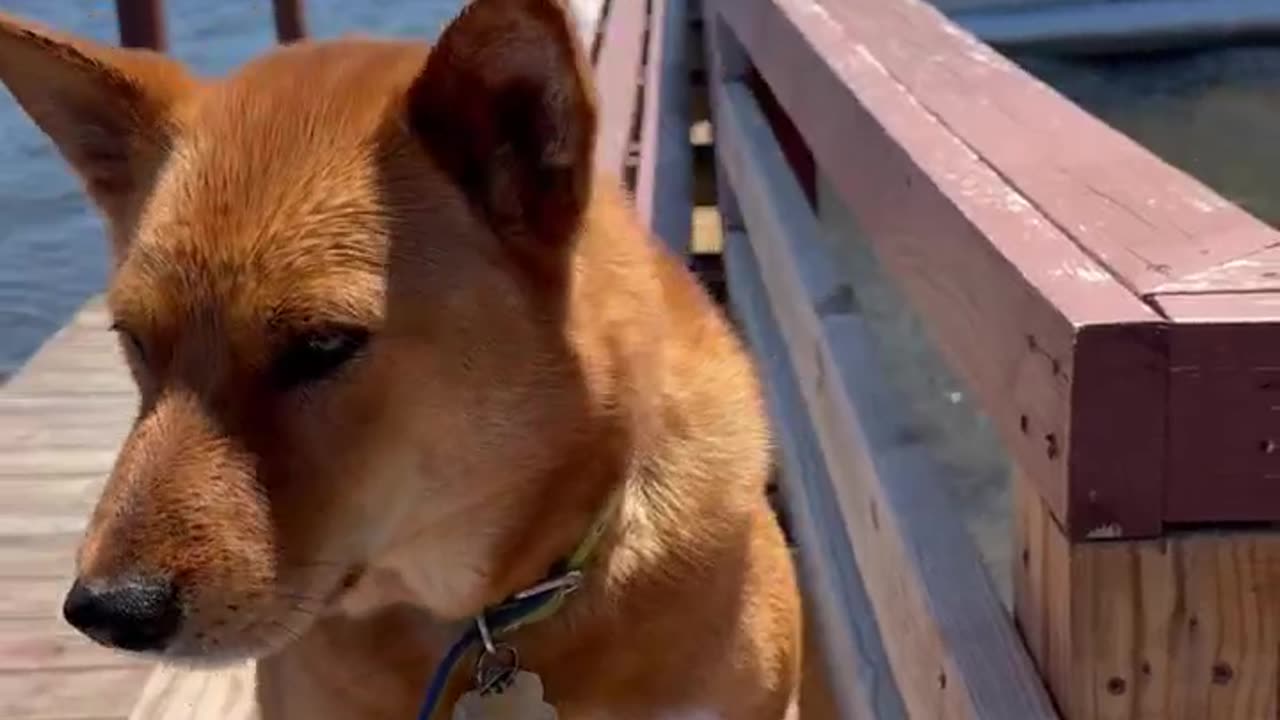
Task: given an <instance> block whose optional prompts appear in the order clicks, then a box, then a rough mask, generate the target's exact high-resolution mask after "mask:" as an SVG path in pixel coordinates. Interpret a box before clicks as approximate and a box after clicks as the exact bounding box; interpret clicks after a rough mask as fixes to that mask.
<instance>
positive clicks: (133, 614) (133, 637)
mask: <svg viewBox="0 0 1280 720" xmlns="http://www.w3.org/2000/svg"><path fill="white" fill-rule="evenodd" d="M62 616H63V617H65V618H66V620H67V622H69V623H71V625H72V626H74V627H75V628H76V629H77V630H79V631H80V632H82V633H84V634H85V635H88V636H89V637H90V638H92V639H93V640H95V641H96V642H98V643H101V644H103V645H106V646H108V647H113V648H118V649H120V650H129V651H133V652H147V651H153V652H154V651H158V650H163V649H164V648H165V647H166V646H167V645H168V644H169V641H170V640H172V639H173V636H174V634H175V633H177V631H178V624H179V623H180V622H181V620H182V609H181V608H180V607H179V605H178V595H177V593H176V592H175V589H174V586H173V584H172V583H169V582H167V581H155V580H149V581H139V580H130V581H128V582H123V583H120V584H116V585H102V586H97V585H96V584H93V585H89V584H85V583H82V582H80V581H79V580H76V581H75V583H74V584H73V585H72V586H71V590H70V592H68V593H67V599H66V602H64V603H63V605H62Z"/></svg>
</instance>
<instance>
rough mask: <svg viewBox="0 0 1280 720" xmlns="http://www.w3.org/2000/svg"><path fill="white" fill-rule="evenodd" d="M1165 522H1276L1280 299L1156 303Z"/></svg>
mask: <svg viewBox="0 0 1280 720" xmlns="http://www.w3.org/2000/svg"><path fill="white" fill-rule="evenodd" d="M1161 305H1162V306H1163V307H1165V308H1166V309H1167V311H1168V312H1169V313H1170V315H1171V316H1172V317H1174V318H1175V319H1178V320H1180V321H1184V322H1182V323H1180V324H1179V325H1178V326H1176V330H1177V332H1172V333H1170V336H1169V364H1170V369H1171V370H1170V373H1169V420H1168V428H1169V429H1168V433H1169V444H1168V448H1169V474H1168V478H1167V480H1166V485H1165V518H1166V520H1167V521H1169V522H1171V523H1205V522H1215V521H1216V522H1247V521H1258V522H1274V521H1277V520H1280V293H1250V294H1247V295H1243V296H1240V295H1186V296H1176V297H1162V299H1161Z"/></svg>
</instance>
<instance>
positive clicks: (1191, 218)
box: [705, 0, 1280, 720]
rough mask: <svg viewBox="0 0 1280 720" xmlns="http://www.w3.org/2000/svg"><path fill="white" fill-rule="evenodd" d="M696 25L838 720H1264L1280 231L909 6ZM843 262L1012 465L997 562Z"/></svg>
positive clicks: (725, 15)
mask: <svg viewBox="0 0 1280 720" xmlns="http://www.w3.org/2000/svg"><path fill="white" fill-rule="evenodd" d="M705 13H706V15H707V23H708V33H709V37H710V38H711V46H712V55H713V57H714V63H713V70H712V78H711V88H712V90H711V91H712V94H713V97H714V113H715V132H716V148H717V154H718V158H719V163H720V165H721V168H722V173H721V183H720V208H721V212H722V213H723V215H724V219H725V226H726V238H727V240H726V245H725V255H726V263H727V265H728V276H729V295H730V298H731V300H732V306H733V308H734V309H735V312H736V314H737V315H738V317H739V318H740V319H741V320H742V324H743V325H744V327H745V328H746V330H747V334H748V336H749V338H750V340H751V343H752V345H753V347H754V348H755V351H756V352H757V354H758V356H759V357H760V358H761V361H762V367H763V370H764V372H765V374H766V380H767V385H768V387H769V390H770V397H771V407H772V410H773V414H774V417H775V419H776V421H777V422H776V425H777V427H778V429H779V440H780V446H781V450H782V452H781V456H782V458H781V459H782V461H783V466H784V469H785V473H784V474H785V483H784V489H785V496H786V499H787V503H788V505H789V507H790V509H791V512H792V515H793V518H794V521H795V525H796V528H797V534H798V536H799V540H800V545H801V557H802V560H803V570H804V573H803V576H804V578H805V582H806V585H807V590H808V591H809V594H810V596H811V597H812V599H813V601H814V604H815V607H816V608H817V612H816V613H815V615H816V617H815V621H816V622H818V623H820V624H821V626H822V633H821V635H822V636H823V637H824V639H825V640H824V643H825V651H826V656H827V659H828V661H829V662H828V665H829V671H830V673H831V674H832V682H831V685H832V686H833V687H834V688H836V689H837V690H838V692H839V700H840V702H841V705H842V708H843V711H844V713H845V714H846V715H847V716H849V717H902V716H910V717H919V718H933V717H957V718H960V717H964V718H982V719H983V720H989V719H993V718H995V719H999V718H1009V719H1010V720H1025V719H1027V718H1036V717H1052V716H1054V715H1055V712H1060V713H1061V715H1062V716H1063V717H1065V718H1069V719H1071V720H1076V719H1079V718H1099V717H1108V718H1187V719H1188V720H1190V719H1191V718H1196V719H1201V718H1219V717H1223V718H1225V717H1232V718H1235V717H1240V718H1245V717H1247V718H1264V717H1276V716H1277V712H1278V710H1277V695H1278V692H1277V691H1278V689H1280V688H1278V687H1277V670H1278V668H1280V533H1276V532H1274V531H1272V530H1271V529H1270V528H1271V524H1273V523H1275V522H1277V521H1280V233H1277V232H1276V231H1275V230H1273V229H1271V228H1269V227H1267V226H1265V225H1263V224H1262V223H1261V222H1259V221H1257V220H1255V219H1254V218H1252V217H1250V216H1249V215H1247V214H1246V213H1245V212H1244V211H1242V210H1240V209H1239V208H1237V207H1236V206H1234V205H1232V204H1231V203H1229V202H1227V201H1225V200H1223V199H1222V198H1220V197H1219V196H1217V195H1216V194H1214V193H1213V192H1212V191H1210V190H1209V189H1207V188H1205V187H1204V186H1202V185H1201V184H1199V183H1198V182H1196V181H1195V180H1193V179H1191V178H1189V177H1187V176H1186V175H1185V174H1183V173H1181V172H1179V171H1178V170H1176V169H1174V168H1172V167H1170V166H1168V165H1167V164H1165V163H1164V162H1162V161H1161V160H1159V159H1158V158H1156V157H1155V156H1153V155H1152V154H1150V153H1149V152H1147V151H1145V150H1143V149H1142V148H1140V147H1138V146H1137V145H1136V144H1134V143H1133V142H1131V141H1130V140H1128V139H1127V138H1125V137H1124V136H1122V135H1120V134H1119V133H1117V132H1115V131H1114V130H1112V129H1110V128H1108V127H1107V126H1105V125H1104V124H1102V123H1101V122H1099V121H1097V120H1095V119H1094V118H1092V117H1090V116H1089V115H1088V114H1086V113H1085V112H1083V111H1082V110H1080V109H1079V108H1077V107H1075V106H1074V105H1072V104H1071V103H1070V102H1068V101H1067V100H1065V99H1063V98H1062V97H1060V96H1059V95H1057V94H1056V93H1055V92H1053V91H1052V90H1051V89H1050V88H1048V87H1046V86H1045V85H1044V84H1042V83H1040V82H1038V81H1037V80H1035V79H1033V78H1032V77H1030V76H1028V75H1027V74H1025V73H1024V72H1022V71H1021V70H1020V69H1019V68H1017V67H1015V66H1014V65H1012V64H1011V63H1010V62H1008V61H1007V60H1005V59H1004V58H1002V57H1001V56H999V55H998V54H997V53H995V52H994V51H992V50H991V49H990V48H988V47H986V46H984V45H983V44H981V43H980V42H978V41H977V40H975V39H974V38H972V37H971V36H970V35H968V34H967V33H965V32H964V31H963V30H961V29H959V28H958V27H956V26H955V25H953V24H951V23H950V22H948V21H947V20H946V19H945V18H944V17H943V16H942V15H940V14H939V13H938V12H936V11H935V10H934V9H933V8H931V7H930V6H928V5H927V4H925V3H923V2H920V1H919V0H706V10H705ZM757 77H758V78H759V79H760V80H761V81H762V82H756V81H755V80H754V78H757ZM770 108H776V109H778V110H779V111H780V113H781V114H782V117H781V118H779V117H777V115H778V114H779V113H778V112H775V111H770ZM797 155H798V156H801V157H802V158H808V159H809V160H810V161H812V163H813V166H814V167H815V170H814V174H815V175H816V183H817V184H818V185H819V187H820V189H819V192H818V193H816V196H817V198H818V200H817V202H813V201H812V200H811V198H812V197H814V195H815V194H814V193H812V192H806V188H805V187H804V186H805V184H807V183H809V182H813V180H811V179H807V178H805V177H804V176H803V174H797V172H796V170H797V168H803V167H804V164H805V163H804V162H800V163H797V162H795V161H794V160H792V161H790V162H789V161H788V159H789V158H794V157H796V156H797ZM837 211H839V212H844V213H847V214H848V215H849V216H851V217H852V218H853V222H852V224H848V223H846V224H843V225H842V224H839V223H833V222H831V216H832V215H833V214H834V213H836V212H837ZM854 244H857V245H865V246H866V247H867V248H868V249H869V252H870V254H871V255H873V256H874V258H875V260H876V262H877V263H879V266H880V267H881V268H882V272H883V274H884V275H885V277H886V279H887V280H888V284H889V285H891V286H892V287H893V289H894V290H895V292H897V293H899V294H900V295H901V297H902V298H904V303H905V305H906V306H908V309H909V311H910V312H911V313H913V314H914V315H915V316H916V317H918V318H919V322H920V324H921V326H922V327H923V330H924V332H925V334H926V336H927V340H926V342H928V343H929V344H930V345H931V346H932V347H933V348H934V349H935V350H936V352H937V354H938V356H939V357H940V358H942V360H943V361H945V365H946V367H947V368H948V369H949V370H950V371H952V372H954V374H955V375H956V376H957V377H958V378H960V380H961V381H962V382H963V384H964V388H965V392H964V393H963V394H964V395H965V396H967V397H968V398H970V399H971V400H972V402H973V403H974V404H975V405H976V406H977V409H978V410H979V411H980V412H979V414H980V416H981V418H982V419H983V420H985V421H988V422H989V423H990V425H991V427H992V428H993V429H994V431H995V434H996V436H997V437H998V439H999V450H1000V452H1001V453H1002V455H1003V460H1004V461H1007V464H1008V467H1009V468H1010V473H1009V479H1008V484H1009V487H1008V488H1007V492H1008V493H1009V495H1010V496H1011V498H1012V499H1011V500H1010V501H1009V504H1008V507H1009V509H1008V511H1007V514H1008V517H1005V518H1003V525H1004V526H1007V527H1008V528H1009V530H1008V533H1007V535H1006V537H1007V541H1006V542H1005V543H1004V545H1005V549H1006V550H1007V551H1008V552H1007V553H1005V555H1006V556H1007V557H1008V558H1009V562H1008V564H1007V566H1006V567H999V568H995V569H994V571H993V570H992V569H991V568H990V563H987V564H984V563H983V555H982V554H981V553H979V552H978V550H977V549H976V548H975V543H974V540H973V537H972V534H971V533H970V532H969V530H971V529H972V527H971V526H970V527H966V523H965V520H966V518H965V517H964V514H963V513H962V512H961V509H960V505H961V503H959V502H957V501H955V500H953V499H952V497H951V495H950V492H949V491H950V489H951V488H952V486H953V482H952V478H951V477H949V475H950V474H951V473H952V470H951V469H950V468H949V467H947V466H946V465H944V464H943V463H942V462H940V461H939V460H938V458H936V457H934V456H933V455H932V454H931V451H930V443H929V442H927V441H926V440H925V439H922V438H921V437H919V436H918V433H914V432H912V431H911V429H912V427H913V421H912V419H911V418H909V417H907V410H906V406H907V405H908V403H907V402H905V401H904V400H903V399H902V397H901V396H900V395H899V394H897V393H896V392H895V390H894V384H893V383H892V382H890V381H889V379H888V378H889V376H890V373H889V372H888V370H889V369H890V366H891V365H892V364H893V363H894V362H896V361H897V359H896V358H895V357H894V356H893V355H892V354H889V355H887V356H886V355H885V354H884V353H883V352H879V351H878V350H877V346H878V340H877V338H876V334H875V332H874V331H873V329H872V328H871V327H870V326H869V320H868V319H867V318H866V317H864V313H863V311H862V309H861V308H860V303H861V302H862V301H861V299H860V297H859V295H860V293H862V292H863V290H864V288H862V287H860V286H859V285H857V284H856V283H855V282H854V281H853V279H852V278H851V276H850V274H849V273H848V272H847V271H846V270H845V268H844V264H843V262H842V261H841V259H840V258H839V257H838V256H837V255H838V251H839V250H840V249H841V248H842V247H843V246H849V245H854ZM1002 574H1003V575H1005V576H1007V577H1008V578H1010V584H1011V585H1012V595H1013V599H1012V603H1011V604H1012V611H1010V610H1009V609H1007V608H1006V605H1005V604H1004V603H1002V602H1001V601H1000V595H999V592H998V591H997V584H996V583H995V582H994V581H993V580H998V579H999V576H1000V575H1002ZM1046 691H1047V692H1046Z"/></svg>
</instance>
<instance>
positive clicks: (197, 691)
mask: <svg viewBox="0 0 1280 720" xmlns="http://www.w3.org/2000/svg"><path fill="white" fill-rule="evenodd" d="M255 684H256V681H255V679H254V666H253V665H243V666H240V667H237V668H234V669H231V670H219V671H184V670H177V669H174V668H160V669H158V670H156V671H155V673H154V674H153V675H152V676H151V678H150V679H149V680H148V681H147V684H146V687H145V688H144V689H143V691H142V697H141V699H140V700H139V701H138V703H137V705H136V706H135V707H134V708H133V712H132V713H131V714H130V715H129V720H254V719H255V718H257V717H258V708H257V703H256V698H255V695H254V688H255Z"/></svg>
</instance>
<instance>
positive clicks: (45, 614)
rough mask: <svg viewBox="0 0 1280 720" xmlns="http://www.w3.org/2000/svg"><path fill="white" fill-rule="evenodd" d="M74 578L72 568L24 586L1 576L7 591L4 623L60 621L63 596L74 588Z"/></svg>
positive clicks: (1, 610) (1, 603)
mask: <svg viewBox="0 0 1280 720" xmlns="http://www.w3.org/2000/svg"><path fill="white" fill-rule="evenodd" d="M70 576H71V565H70V564H68V565H67V566H65V567H64V568H63V572H61V573H59V574H56V575H51V576H49V577H43V578H31V577H24V578H21V582H16V581H15V580H13V579H10V578H9V577H6V576H4V575H0V578H3V579H4V588H5V589H4V593H2V594H0V622H2V621H6V620H20V621H24V622H34V621H38V620H48V619H50V618H57V617H59V613H61V612H62V599H63V596H64V595H65V594H66V592H67V589H68V588H70V587H71V581H70V579H69V578H70ZM59 622H60V621H59ZM2 654H3V653H0V655H2Z"/></svg>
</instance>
